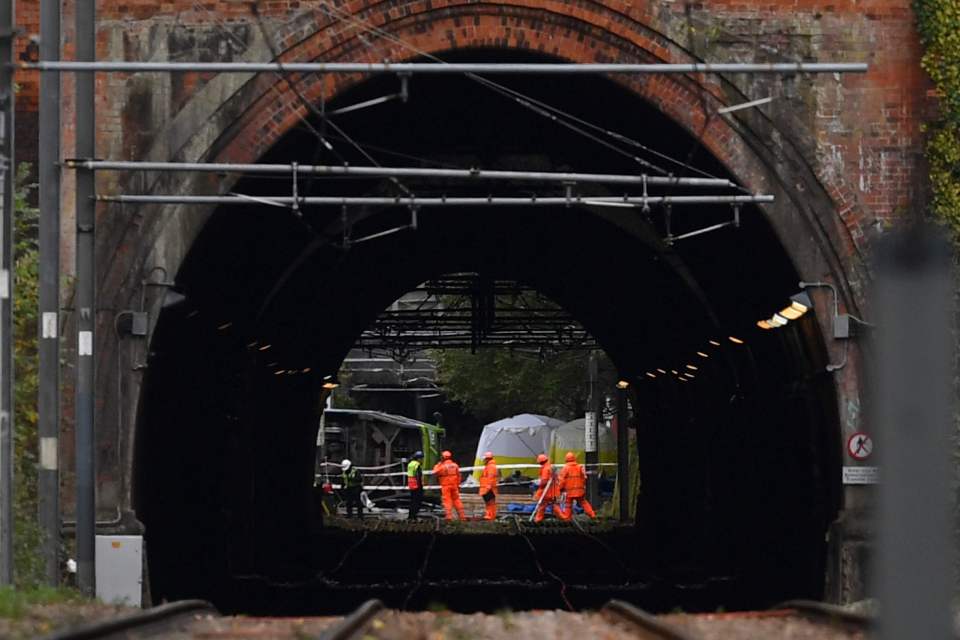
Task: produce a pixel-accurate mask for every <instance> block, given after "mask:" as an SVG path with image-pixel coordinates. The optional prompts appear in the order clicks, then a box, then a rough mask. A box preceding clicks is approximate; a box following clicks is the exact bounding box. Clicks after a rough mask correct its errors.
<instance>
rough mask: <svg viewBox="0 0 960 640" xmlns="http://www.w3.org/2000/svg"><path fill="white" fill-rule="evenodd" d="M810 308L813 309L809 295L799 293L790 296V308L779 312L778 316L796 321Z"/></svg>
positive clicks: (804, 292) (802, 292)
mask: <svg viewBox="0 0 960 640" xmlns="http://www.w3.org/2000/svg"><path fill="white" fill-rule="evenodd" d="M811 307H813V302H811V300H810V296H809V294H807V292H806V291H801V292H800V293H796V294H794V295H792V296H790V306H789V307H787V308H786V309H783V310H782V311H780V315H782V316H783V317H785V318H787V319H789V320H796V319H797V318H799V317H800V316H802V315H803V314H805V313H806V312H807V311H809V310H810V309H811Z"/></svg>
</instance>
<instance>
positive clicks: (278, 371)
mask: <svg viewBox="0 0 960 640" xmlns="http://www.w3.org/2000/svg"><path fill="white" fill-rule="evenodd" d="M286 372H287V370H286V369H277V370H276V371H274V372H273V375H275V376H282V375H283V374H285V373H286Z"/></svg>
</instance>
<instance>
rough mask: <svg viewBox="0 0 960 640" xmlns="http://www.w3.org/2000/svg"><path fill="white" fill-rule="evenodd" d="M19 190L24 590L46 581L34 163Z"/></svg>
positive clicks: (18, 551)
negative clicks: (40, 515) (40, 513)
mask: <svg viewBox="0 0 960 640" xmlns="http://www.w3.org/2000/svg"><path fill="white" fill-rule="evenodd" d="M17 169H18V170H17V181H16V190H15V191H14V212H15V213H14V215H15V217H14V224H15V233H14V240H15V243H16V245H15V250H14V273H13V281H14V282H13V284H14V294H15V295H14V306H13V339H14V345H13V348H14V384H15V387H14V402H15V411H14V429H15V431H14V456H15V463H14V481H15V484H16V487H15V494H14V529H15V539H14V545H15V546H14V579H15V582H16V585H17V586H18V587H20V588H30V587H36V586H39V585H41V584H42V583H43V579H44V576H43V560H42V557H41V555H40V542H41V539H42V538H41V535H42V534H41V531H40V527H39V524H38V522H37V448H38V443H37V389H38V384H37V383H38V377H37V368H38V357H37V313H38V311H37V310H38V298H37V296H38V272H37V269H38V256H39V250H38V245H37V243H38V235H37V232H38V222H39V218H40V213H39V211H38V209H37V208H36V207H34V206H32V205H31V204H30V194H31V191H33V190H34V189H35V188H36V185H35V184H29V183H28V182H27V178H28V176H29V175H30V166H29V165H28V164H25V163H22V164H20V165H19V166H18V167H17Z"/></svg>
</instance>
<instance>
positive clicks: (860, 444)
mask: <svg viewBox="0 0 960 640" xmlns="http://www.w3.org/2000/svg"><path fill="white" fill-rule="evenodd" d="M847 453H849V454H850V457H851V458H853V459H854V460H866V459H867V458H869V457H870V454H872V453H873V438H871V437H870V436H868V435H867V434H865V433H863V432H862V431H858V432H856V433H855V434H853V435H852V436H850V439H849V440H847Z"/></svg>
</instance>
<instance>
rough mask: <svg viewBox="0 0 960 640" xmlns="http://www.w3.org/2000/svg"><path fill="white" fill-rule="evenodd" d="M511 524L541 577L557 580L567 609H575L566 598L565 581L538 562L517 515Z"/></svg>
mask: <svg viewBox="0 0 960 640" xmlns="http://www.w3.org/2000/svg"><path fill="white" fill-rule="evenodd" d="M513 524H515V525H516V526H517V533H519V534H520V537H521V538H523V541H524V542H526V543H527V546H528V547H530V552H531V553H532V554H533V563H534V564H535V565H536V566H537V571H539V572H540V575H541V576H543V577H545V578H546V577H549V578H551V579H553V580H555V581H556V582H557V584H559V585H560V597H561V598H562V599H563V602H564V604H566V605H567V609H568V610H570V611H576V609H574V608H573V605H572V604H571V603H570V600H569V599H568V598H567V583H566V582H564V581H563V580H562V579H561V578H560V576H558V575H557V574H555V573H554V572H552V571H550V570H549V569H544V568H543V565H542V564H540V557H539V555H538V554H537V548H536V547H534V546H533V543H532V542H530V539H529V538H528V537H527V534H525V533H524V532H523V527H522V526H521V525H520V519H519V518H517V516H513Z"/></svg>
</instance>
